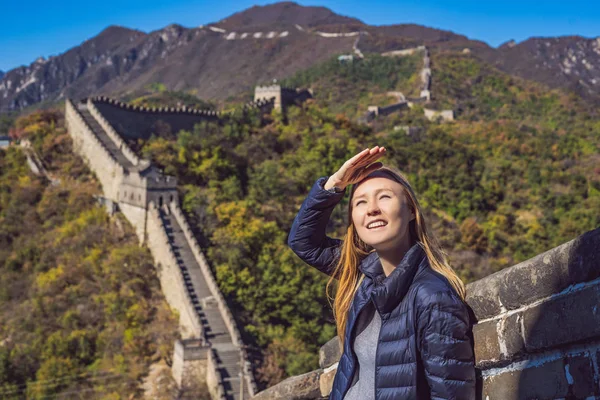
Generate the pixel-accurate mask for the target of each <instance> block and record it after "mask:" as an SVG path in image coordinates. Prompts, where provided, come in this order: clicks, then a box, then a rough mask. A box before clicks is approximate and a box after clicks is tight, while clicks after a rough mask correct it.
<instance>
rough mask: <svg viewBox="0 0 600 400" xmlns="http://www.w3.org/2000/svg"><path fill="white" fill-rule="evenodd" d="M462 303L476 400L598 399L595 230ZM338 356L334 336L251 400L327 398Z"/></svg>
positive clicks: (599, 251)
mask: <svg viewBox="0 0 600 400" xmlns="http://www.w3.org/2000/svg"><path fill="white" fill-rule="evenodd" d="M307 268H309V267H307ZM467 304H468V305H469V307H470V308H471V310H472V312H473V315H474V317H475V322H476V324H475V325H474V326H473V336H474V340H475V360H476V370H477V398H478V399H486V400H519V399H597V398H600V368H599V366H600V228H597V229H595V230H593V231H589V232H587V233H585V234H583V235H581V236H579V237H577V238H576V239H574V240H572V241H570V242H567V243H565V244H563V245H561V246H558V247H556V248H554V249H551V250H548V251H547V252H545V253H542V254H540V255H538V256H536V257H533V258H531V259H529V260H527V261H524V262H522V263H520V264H517V265H515V266H513V267H509V268H506V269H504V270H501V271H499V272H496V273H494V274H492V275H490V276H487V277H485V278H483V279H480V280H478V281H476V282H473V283H470V284H469V285H467ZM340 357H341V353H340V348H339V340H338V337H337V336H336V337H334V338H333V339H331V340H330V341H329V342H327V343H326V344H325V345H324V346H323V347H322V348H321V351H320V354H319V365H320V368H319V369H317V370H314V371H311V372H309V373H307V374H304V375H300V376H297V377H291V378H288V379H287V380H285V381H283V382H281V383H279V384H278V385H275V386H273V387H271V388H268V389H267V390H264V391H262V392H261V393H259V394H258V395H257V396H256V397H255V398H254V399H256V400H267V399H268V400H274V399H282V400H283V399H321V398H326V397H327V396H328V395H329V393H330V391H331V386H332V384H333V378H334V376H335V373H336V370H337V363H338V361H339V359H340Z"/></svg>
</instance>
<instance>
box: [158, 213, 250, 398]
mask: <svg viewBox="0 0 600 400" xmlns="http://www.w3.org/2000/svg"><path fill="white" fill-rule="evenodd" d="M169 208H170V210H171V212H172V213H173V215H174V216H175V219H176V220H177V223H178V224H179V226H180V227H181V229H182V230H183V233H184V235H185V237H186V240H187V242H188V244H189V245H190V248H191V249H192V253H193V255H194V258H195V259H196V262H197V263H198V265H199V266H200V270H201V271H202V275H203V276H204V281H205V282H206V284H207V286H208V288H209V289H210V291H211V292H212V295H213V297H214V299H215V300H216V302H217V305H218V307H219V310H220V312H221V316H222V317H223V321H224V322H225V326H226V327H227V330H228V331H229V334H230V335H231V338H232V340H233V344H234V345H235V346H238V347H240V346H243V345H244V342H243V341H242V335H241V334H240V331H239V330H238V328H237V325H236V323H235V319H234V318H233V315H232V314H231V310H229V307H228V306H227V302H226V301H225V298H224V297H223V294H222V293H221V290H219V287H218V286H217V282H216V280H215V278H214V276H213V273H212V271H211V270H210V267H209V266H208V262H207V261H206V258H205V256H204V253H203V252H202V250H201V248H200V245H199V244H198V241H197V240H196V238H195V237H194V234H193V232H192V229H191V227H190V226H189V225H188V223H187V220H186V219H185V216H184V215H183V212H182V211H181V209H180V208H179V203H177V202H173V203H170V205H169ZM242 352H243V354H244V361H245V362H244V366H243V368H244V376H245V377H246V382H245V384H246V385H248V388H249V392H250V393H251V394H253V393H256V392H257V385H256V381H255V380H254V373H253V372H252V367H251V365H250V361H249V358H248V356H247V355H246V352H245V351H242ZM209 367H210V363H209Z"/></svg>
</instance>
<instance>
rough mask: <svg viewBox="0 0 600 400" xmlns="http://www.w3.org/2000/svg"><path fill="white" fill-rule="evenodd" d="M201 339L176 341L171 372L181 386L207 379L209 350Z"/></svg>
mask: <svg viewBox="0 0 600 400" xmlns="http://www.w3.org/2000/svg"><path fill="white" fill-rule="evenodd" d="M209 351H210V346H206V345H204V344H203V343H202V341H201V340H197V339H187V340H178V341H176V342H175V348H174V350H173V365H172V367H171V372H172V374H173V378H174V379H175V382H177V385H179V387H182V386H186V385H189V384H192V383H193V382H202V381H204V380H206V373H207V370H206V369H207V364H208V352H209Z"/></svg>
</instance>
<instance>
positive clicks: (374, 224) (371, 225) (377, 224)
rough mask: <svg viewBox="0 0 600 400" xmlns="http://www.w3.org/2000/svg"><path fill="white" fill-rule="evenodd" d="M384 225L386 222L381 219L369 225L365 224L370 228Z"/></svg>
mask: <svg viewBox="0 0 600 400" xmlns="http://www.w3.org/2000/svg"><path fill="white" fill-rule="evenodd" d="M384 225H386V223H385V222H383V221H379V222H373V223H372V224H369V226H367V228H369V229H371V228H376V227H378V226H384Z"/></svg>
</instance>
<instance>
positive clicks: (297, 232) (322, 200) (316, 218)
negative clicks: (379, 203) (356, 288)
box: [287, 176, 346, 275]
mask: <svg viewBox="0 0 600 400" xmlns="http://www.w3.org/2000/svg"><path fill="white" fill-rule="evenodd" d="M328 179H329V177H327V176H324V177H321V178H319V179H317V181H316V182H315V183H314V185H313V186H312V188H311V189H310V192H309V194H308V196H307V197H306V199H304V202H303V203H302V206H300V211H298V214H297V215H296V218H294V222H293V223H292V229H291V230H290V234H289V236H288V241H287V243H288V246H289V247H290V249H292V251H293V252H294V253H295V254H296V255H297V256H298V257H300V258H301V259H302V260H303V261H304V262H306V263H307V264H309V265H311V266H313V267H315V268H316V269H318V270H319V271H321V272H323V273H325V274H327V275H331V274H332V273H333V268H334V267H335V261H336V260H337V258H338V257H339V254H340V246H341V243H342V241H341V240H340V239H333V238H330V237H329V236H327V235H326V234H325V231H326V228H327V222H328V221H329V217H330V216H331V213H332V212H333V209H334V208H335V206H336V205H337V204H338V203H339V202H340V200H342V198H343V197H344V194H345V193H346V190H344V191H343V192H341V193H332V192H329V191H328V190H325V189H324V188H323V186H324V185H325V183H326V182H327V180H328Z"/></svg>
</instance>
